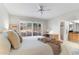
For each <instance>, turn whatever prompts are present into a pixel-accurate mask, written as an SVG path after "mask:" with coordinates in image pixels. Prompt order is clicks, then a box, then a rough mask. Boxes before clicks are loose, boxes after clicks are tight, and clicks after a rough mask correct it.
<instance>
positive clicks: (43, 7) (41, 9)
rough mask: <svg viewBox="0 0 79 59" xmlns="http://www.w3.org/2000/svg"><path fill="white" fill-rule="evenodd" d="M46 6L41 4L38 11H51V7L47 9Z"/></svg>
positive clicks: (41, 12)
mask: <svg viewBox="0 0 79 59" xmlns="http://www.w3.org/2000/svg"><path fill="white" fill-rule="evenodd" d="M46 8H47V7H46V6H44V5H42V4H39V9H38V12H40V14H41V15H43V13H44V12H45V11H50V9H46Z"/></svg>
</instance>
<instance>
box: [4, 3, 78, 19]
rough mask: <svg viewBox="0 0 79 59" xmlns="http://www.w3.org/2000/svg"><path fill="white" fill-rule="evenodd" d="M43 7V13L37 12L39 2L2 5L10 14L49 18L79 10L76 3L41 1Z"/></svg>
mask: <svg viewBox="0 0 79 59" xmlns="http://www.w3.org/2000/svg"><path fill="white" fill-rule="evenodd" d="M41 5H43V6H44V8H45V9H50V10H49V11H44V12H43V15H41V14H40V12H38V9H39V3H5V4H4V6H5V7H6V9H7V10H8V12H9V13H10V14H11V15H16V16H28V17H34V18H42V19H50V18H54V17H57V16H61V15H63V14H65V13H68V12H71V11H75V10H79V4H78V3H41Z"/></svg>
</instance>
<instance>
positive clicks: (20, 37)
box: [15, 30, 22, 43]
mask: <svg viewBox="0 0 79 59" xmlns="http://www.w3.org/2000/svg"><path fill="white" fill-rule="evenodd" d="M15 32H16V33H17V35H18V37H19V38H20V43H22V37H21V35H20V34H19V33H18V32H17V31H16V30H15Z"/></svg>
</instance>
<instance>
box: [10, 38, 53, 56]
mask: <svg viewBox="0 0 79 59" xmlns="http://www.w3.org/2000/svg"><path fill="white" fill-rule="evenodd" d="M10 55H53V51H52V48H51V47H50V46H49V45H47V44H44V43H42V42H40V41H38V40H37V38H25V39H23V42H22V44H21V47H20V48H18V49H15V50H11V52H10Z"/></svg>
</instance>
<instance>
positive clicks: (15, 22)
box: [9, 15, 48, 33]
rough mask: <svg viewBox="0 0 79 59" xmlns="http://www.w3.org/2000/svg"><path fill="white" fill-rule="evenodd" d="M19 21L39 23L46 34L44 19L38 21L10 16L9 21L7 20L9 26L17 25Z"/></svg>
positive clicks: (37, 19) (46, 26) (36, 19)
mask: <svg viewBox="0 0 79 59" xmlns="http://www.w3.org/2000/svg"><path fill="white" fill-rule="evenodd" d="M20 21H24V22H27V21H30V22H39V23H42V24H43V25H44V26H43V31H44V33H45V32H47V28H48V24H47V23H48V21H47V20H44V19H39V18H32V17H23V16H21V17H20V16H13V15H10V20H9V24H18V23H19V22H20Z"/></svg>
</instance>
